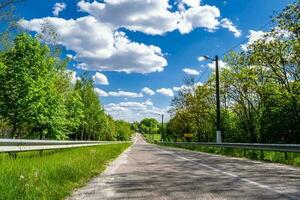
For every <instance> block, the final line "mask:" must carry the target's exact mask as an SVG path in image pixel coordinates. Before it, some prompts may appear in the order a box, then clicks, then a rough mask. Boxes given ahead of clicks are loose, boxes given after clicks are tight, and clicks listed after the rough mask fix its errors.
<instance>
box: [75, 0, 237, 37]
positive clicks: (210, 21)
mask: <svg viewBox="0 0 300 200" xmlns="http://www.w3.org/2000/svg"><path fill="white" fill-rule="evenodd" d="M178 4H179V6H178V7H179V8H178V11H174V12H172V11H170V8H171V7H172V5H170V4H169V0H147V1H145V0H105V1H104V2H102V3H101V2H97V1H93V2H91V3H90V2H87V1H85V0H81V1H80V2H79V3H78V7H79V9H80V11H82V12H87V13H88V14H90V15H92V16H94V17H96V18H97V19H98V20H99V21H102V22H105V23H108V24H110V25H111V27H113V29H115V30H117V29H119V28H126V29H128V30H131V31H140V32H143V33H146V34H152V35H162V34H165V33H167V32H171V31H174V30H179V31H180V32H181V33H189V32H191V31H192V30H193V29H195V28H205V29H208V30H209V31H214V30H216V29H218V28H219V27H223V28H227V29H228V30H229V31H231V32H233V33H234V34H235V35H236V34H237V33H236V32H237V29H236V28H235V26H234V25H233V24H232V22H231V21H229V20H228V19H226V18H225V19H224V20H225V21H224V22H222V21H221V22H220V21H219V19H218V18H219V17H220V10H219V9H218V8H217V7H215V6H210V5H203V6H202V5H200V0H181V1H179V3H178Z"/></svg>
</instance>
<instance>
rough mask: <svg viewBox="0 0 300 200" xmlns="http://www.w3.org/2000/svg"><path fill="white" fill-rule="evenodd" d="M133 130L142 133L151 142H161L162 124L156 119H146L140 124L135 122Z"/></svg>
mask: <svg viewBox="0 0 300 200" xmlns="http://www.w3.org/2000/svg"><path fill="white" fill-rule="evenodd" d="M132 128H133V129H135V130H137V131H138V132H140V133H142V134H143V135H144V137H145V138H146V140H147V141H149V142H154V141H160V140H161V133H162V124H161V123H159V122H158V121H157V120H156V119H154V118H145V119H143V120H142V121H141V122H140V123H138V122H135V123H133V124H132Z"/></svg>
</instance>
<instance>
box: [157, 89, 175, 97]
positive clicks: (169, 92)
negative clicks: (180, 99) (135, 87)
mask: <svg viewBox="0 0 300 200" xmlns="http://www.w3.org/2000/svg"><path fill="white" fill-rule="evenodd" d="M156 92H157V93H160V94H162V95H164V96H168V97H173V96H174V92H173V90H172V89H170V88H160V89H157V90H156Z"/></svg>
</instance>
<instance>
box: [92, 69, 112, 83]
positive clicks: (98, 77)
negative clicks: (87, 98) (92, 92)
mask: <svg viewBox="0 0 300 200" xmlns="http://www.w3.org/2000/svg"><path fill="white" fill-rule="evenodd" d="M93 80H94V83H95V84H99V85H108V84H109V83H108V79H107V77H106V76H105V75H104V74H102V73H99V72H96V74H95V75H94V76H93Z"/></svg>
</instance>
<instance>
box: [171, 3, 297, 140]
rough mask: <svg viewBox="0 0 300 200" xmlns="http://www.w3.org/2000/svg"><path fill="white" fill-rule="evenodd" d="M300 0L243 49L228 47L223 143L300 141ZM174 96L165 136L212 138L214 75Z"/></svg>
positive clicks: (191, 83) (223, 81)
mask: <svg viewBox="0 0 300 200" xmlns="http://www.w3.org/2000/svg"><path fill="white" fill-rule="evenodd" d="M299 10H300V1H299V0H297V1H296V2H295V3H294V4H291V5H288V6H287V7H286V8H285V9H284V10H283V11H282V12H281V13H280V14H279V15H277V16H276V17H274V18H273V20H274V23H276V27H275V28H273V29H272V30H271V31H270V32H268V33H266V34H265V35H264V36H263V38H261V39H259V40H257V41H256V42H254V43H253V44H251V45H249V46H247V50H245V51H242V52H231V53H230V54H229V55H228V56H227V57H226V59H225V61H226V63H227V66H226V68H224V69H222V70H221V72H220V73H221V74H220V76H221V77H220V84H221V107H222V109H221V124H222V128H221V129H222V137H223V142H252V143H256V142H261V143H300V82H299V78H300V68H299V65H300V37H299V36H300V24H299V21H300V15H299ZM186 84H187V85H189V86H190V87H188V88H186V89H184V90H182V91H181V92H179V94H178V95H177V96H176V97H175V98H174V99H173V101H172V106H173V109H172V110H171V114H172V118H171V120H170V122H169V123H168V125H167V132H166V136H167V139H168V140H173V141H185V138H184V133H194V138H193V140H194V141H202V142H204V141H205V142H208V141H215V135H216V128H215V127H216V106H215V105H216V103H215V99H216V97H215V74H212V75H211V77H210V78H209V80H208V81H207V82H206V83H205V84H204V85H202V86H197V87H194V81H193V80H192V79H189V80H187V81H186Z"/></svg>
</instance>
